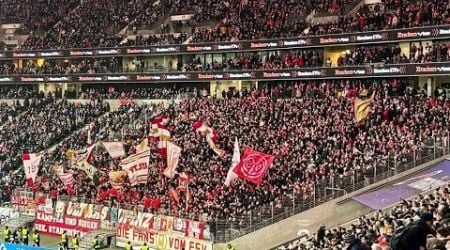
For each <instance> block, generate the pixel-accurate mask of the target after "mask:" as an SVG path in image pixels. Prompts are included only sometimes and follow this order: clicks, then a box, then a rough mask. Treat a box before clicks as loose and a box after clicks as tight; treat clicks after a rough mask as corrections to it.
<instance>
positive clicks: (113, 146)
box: [103, 142, 126, 159]
mask: <svg viewBox="0 0 450 250" xmlns="http://www.w3.org/2000/svg"><path fill="white" fill-rule="evenodd" d="M103 146H104V147H105V149H106V151H108V153H109V155H110V156H111V158H113V159H116V158H119V157H124V156H125V155H126V154H125V150H124V149H123V143H122V142H103Z"/></svg>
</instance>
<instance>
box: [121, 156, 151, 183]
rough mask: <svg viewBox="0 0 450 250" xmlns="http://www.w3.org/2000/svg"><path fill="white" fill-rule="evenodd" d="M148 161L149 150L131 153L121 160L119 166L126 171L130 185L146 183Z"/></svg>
mask: <svg viewBox="0 0 450 250" xmlns="http://www.w3.org/2000/svg"><path fill="white" fill-rule="evenodd" d="M149 161H150V150H148V151H144V152H142V153H139V154H135V155H131V156H129V157H128V158H126V159H123V160H122V161H121V163H120V166H122V169H123V170H125V171H126V172H127V173H128V178H129V179H130V183H131V185H133V186H134V185H136V184H145V183H147V178H148V165H149Z"/></svg>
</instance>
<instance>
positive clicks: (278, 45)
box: [0, 25, 450, 60]
mask: <svg viewBox="0 0 450 250" xmlns="http://www.w3.org/2000/svg"><path fill="white" fill-rule="evenodd" d="M445 38H450V25H446V26H434V27H421V28H410V29H397V30H385V31H373V32H361V33H352V34H338V35H323V36H311V37H297V38H283V39H271V40H255V41H239V42H223V43H198V44H178V45H162V46H147V47H122V48H93V49H68V50H45V51H39V50H36V51H15V52H2V53H0V60H5V59H9V60H10V59H20V58H71V57H112V56H148V55H154V56H155V55H175V54H180V53H182V54H198V53H212V52H214V53H222V52H239V51H262V50H274V49H294V48H307V47H323V46H336V45H348V44H369V43H389V42H395V41H417V40H424V39H431V40H433V39H445Z"/></svg>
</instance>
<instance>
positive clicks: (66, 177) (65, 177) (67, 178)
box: [58, 173, 75, 188]
mask: <svg viewBox="0 0 450 250" xmlns="http://www.w3.org/2000/svg"><path fill="white" fill-rule="evenodd" d="M58 177H59V179H60V180H61V182H62V183H63V184H64V186H66V187H67V188H73V184H74V182H75V180H74V178H73V174H71V173H62V174H58Z"/></svg>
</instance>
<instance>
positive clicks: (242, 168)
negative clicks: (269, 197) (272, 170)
mask: <svg viewBox="0 0 450 250" xmlns="http://www.w3.org/2000/svg"><path fill="white" fill-rule="evenodd" d="M274 158H275V157H274V156H272V155H266V154H264V153H261V152H258V151H255V150H253V149H250V148H247V149H246V150H245V151H244V155H243V156H242V158H241V161H240V162H239V163H238V164H237V165H236V167H235V168H234V170H233V172H235V173H236V174H237V175H238V176H239V177H241V178H242V179H245V180H247V181H249V182H253V183H255V184H260V183H261V182H262V180H263V179H264V177H265V176H266V173H267V170H268V169H269V167H270V165H271V164H272V161H273V159H274Z"/></svg>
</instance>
